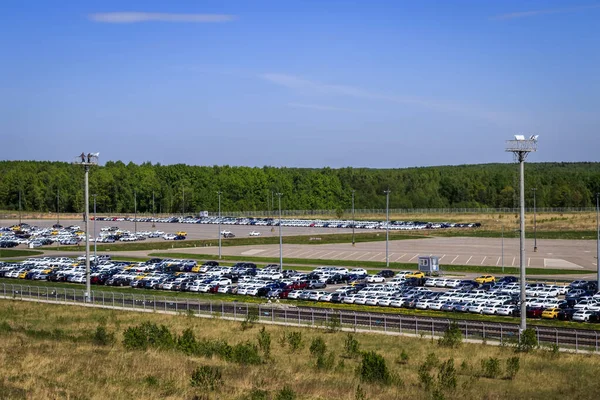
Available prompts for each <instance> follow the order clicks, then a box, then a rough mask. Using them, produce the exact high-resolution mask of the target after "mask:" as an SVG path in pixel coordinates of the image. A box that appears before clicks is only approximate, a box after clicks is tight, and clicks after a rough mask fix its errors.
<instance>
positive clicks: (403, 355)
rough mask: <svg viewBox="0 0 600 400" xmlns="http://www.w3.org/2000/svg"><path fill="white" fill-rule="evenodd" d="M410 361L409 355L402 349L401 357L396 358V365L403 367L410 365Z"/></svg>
mask: <svg viewBox="0 0 600 400" xmlns="http://www.w3.org/2000/svg"><path fill="white" fill-rule="evenodd" d="M408 359H409V357H408V353H407V352H406V351H405V350H404V349H402V351H401V352H400V355H399V356H398V358H396V363H397V364H402V365H404V364H408Z"/></svg>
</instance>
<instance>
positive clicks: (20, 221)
mask: <svg viewBox="0 0 600 400" xmlns="http://www.w3.org/2000/svg"><path fill="white" fill-rule="evenodd" d="M21 224H22V217H21V189H19V226H21Z"/></svg>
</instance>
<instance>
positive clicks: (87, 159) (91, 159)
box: [74, 153, 100, 302]
mask: <svg viewBox="0 0 600 400" xmlns="http://www.w3.org/2000/svg"><path fill="white" fill-rule="evenodd" d="M99 155H100V153H88V154H87V156H86V155H85V153H81V155H80V156H78V157H77V159H76V161H75V162H74V164H78V165H81V166H83V168H84V171H85V196H84V197H85V211H84V215H85V290H86V292H85V299H86V301H87V302H90V301H91V300H92V299H91V296H92V287H91V282H90V224H89V222H88V221H89V214H90V190H89V189H90V188H89V179H88V175H89V171H90V167H91V166H92V165H98V156H99Z"/></svg>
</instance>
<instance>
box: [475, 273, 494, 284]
mask: <svg viewBox="0 0 600 400" xmlns="http://www.w3.org/2000/svg"><path fill="white" fill-rule="evenodd" d="M475 282H477V283H479V284H480V285H481V284H484V283H494V282H496V277H495V276H492V275H481V276H480V277H478V278H475Z"/></svg>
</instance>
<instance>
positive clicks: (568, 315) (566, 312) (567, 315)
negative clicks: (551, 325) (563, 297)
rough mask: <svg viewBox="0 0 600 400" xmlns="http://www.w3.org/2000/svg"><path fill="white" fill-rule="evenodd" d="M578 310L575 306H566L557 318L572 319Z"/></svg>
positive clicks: (562, 319)
mask: <svg viewBox="0 0 600 400" xmlns="http://www.w3.org/2000/svg"><path fill="white" fill-rule="evenodd" d="M576 311H577V310H576V309H574V308H565V309H563V310H560V311H559V312H558V316H557V318H558V319H559V320H561V321H571V320H572V319H573V314H575V312H576Z"/></svg>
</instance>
